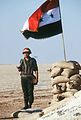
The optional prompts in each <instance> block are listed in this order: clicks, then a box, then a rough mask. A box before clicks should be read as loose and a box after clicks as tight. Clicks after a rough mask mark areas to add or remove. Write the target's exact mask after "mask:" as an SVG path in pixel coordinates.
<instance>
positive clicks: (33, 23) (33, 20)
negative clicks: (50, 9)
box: [28, 8, 42, 31]
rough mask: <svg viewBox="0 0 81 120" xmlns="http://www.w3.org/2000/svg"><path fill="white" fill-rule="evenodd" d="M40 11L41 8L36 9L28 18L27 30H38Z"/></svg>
mask: <svg viewBox="0 0 81 120" xmlns="http://www.w3.org/2000/svg"><path fill="white" fill-rule="evenodd" d="M41 15H42V11H41V8H39V9H37V10H36V11H35V12H34V13H33V15H32V16H31V17H30V18H29V20H28V22H29V30H30V31H38V27H39V20H40V18H41Z"/></svg>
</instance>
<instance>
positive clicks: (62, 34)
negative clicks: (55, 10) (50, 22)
mask: <svg viewBox="0 0 81 120" xmlns="http://www.w3.org/2000/svg"><path fill="white" fill-rule="evenodd" d="M59 9H60V2H59ZM59 11H60V10H59ZM60 17H61V12H60ZM61 25H62V21H61ZM62 41H63V51H64V60H65V61H66V52H65V44H64V36H63V29H62Z"/></svg>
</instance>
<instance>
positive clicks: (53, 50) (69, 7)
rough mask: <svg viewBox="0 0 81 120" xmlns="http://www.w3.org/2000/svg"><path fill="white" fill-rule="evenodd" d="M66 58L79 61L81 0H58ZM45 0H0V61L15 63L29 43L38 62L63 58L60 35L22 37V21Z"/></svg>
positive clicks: (80, 59) (80, 60)
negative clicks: (37, 37)
mask: <svg viewBox="0 0 81 120" xmlns="http://www.w3.org/2000/svg"><path fill="white" fill-rule="evenodd" d="M59 1H60V8H61V17H62V27H63V34H64V42H65V51H66V59H67V60H76V61H78V62H81V0H59ZM43 2H45V0H0V64H18V63H19V61H20V59H21V58H23V55H22V50H23V48H25V47H29V48H30V49H31V51H32V55H31V56H32V57H35V58H36V60H37V61H38V63H53V62H55V61H62V60H64V53H63V43H62V35H61V34H59V35H57V36H53V37H50V38H47V39H42V40H36V39H33V38H30V39H29V40H26V39H25V38H24V36H23V35H22V34H21V33H20V30H21V29H22V27H23V25H24V23H25V21H26V20H27V19H28V18H29V17H30V16H31V15H32V13H33V12H34V11H35V10H36V9H37V8H38V7H39V6H40V5H41V4H42V3H43Z"/></svg>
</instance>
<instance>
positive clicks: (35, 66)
mask: <svg viewBox="0 0 81 120" xmlns="http://www.w3.org/2000/svg"><path fill="white" fill-rule="evenodd" d="M33 70H34V71H38V66H37V62H36V60H35V59H34V58H33Z"/></svg>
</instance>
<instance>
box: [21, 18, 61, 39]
mask: <svg viewBox="0 0 81 120" xmlns="http://www.w3.org/2000/svg"><path fill="white" fill-rule="evenodd" d="M60 33H62V24H61V20H60V21H57V22H54V23H51V24H48V25H45V26H42V27H40V28H39V29H38V32H32V31H28V30H25V31H24V32H23V35H24V36H25V37H26V38H27V39H28V38H29V37H32V38H35V39H43V38H48V37H51V36H54V35H57V34H60Z"/></svg>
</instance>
